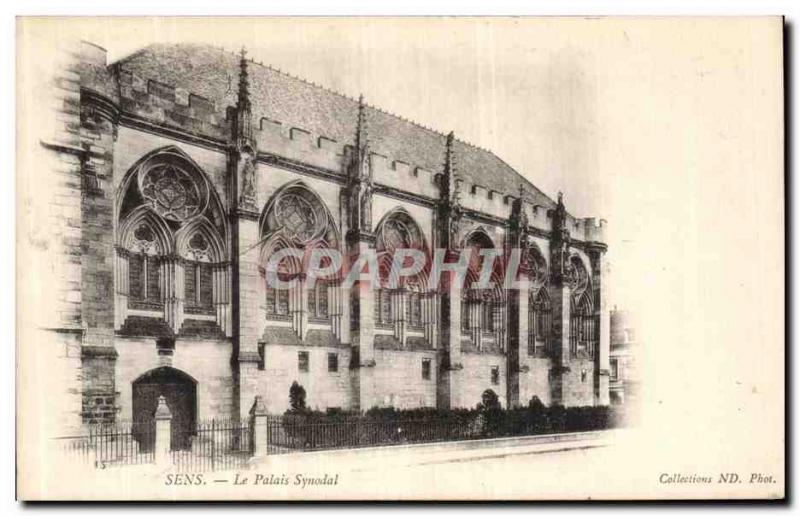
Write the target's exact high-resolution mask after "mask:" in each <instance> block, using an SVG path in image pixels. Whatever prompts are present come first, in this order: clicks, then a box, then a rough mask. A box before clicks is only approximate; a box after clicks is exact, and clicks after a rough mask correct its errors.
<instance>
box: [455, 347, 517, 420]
mask: <svg viewBox="0 0 800 516" xmlns="http://www.w3.org/2000/svg"><path fill="white" fill-rule="evenodd" d="M461 363H462V364H464V369H462V370H460V371H458V373H457V374H458V375H459V376H460V384H459V385H460V387H461V393H460V395H459V398H460V399H461V404H462V407H459V408H475V406H476V405H477V404H478V403H480V402H481V395H482V394H483V391H485V390H486V389H492V390H493V391H494V392H495V393H496V394H497V397H498V398H500V404H501V405H502V406H503V407H506V406H507V403H506V356H505V355H496V354H482V353H462V355H461ZM493 366H497V367H498V368H499V375H498V377H499V379H498V383H497V384H496V385H495V384H493V383H492V373H491V369H492V367H493ZM454 408H456V407H454Z"/></svg>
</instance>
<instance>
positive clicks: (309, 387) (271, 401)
mask: <svg viewBox="0 0 800 516" xmlns="http://www.w3.org/2000/svg"><path fill="white" fill-rule="evenodd" d="M301 351H304V352H307V353H308V357H309V358H308V372H301V371H300V370H299V367H298V361H299V360H298V353H299V352H301ZM264 353H265V360H264V362H265V367H264V370H263V371H259V372H260V373H261V375H260V379H259V383H260V385H261V392H262V393H263V396H264V403H265V405H266V407H267V411H268V412H269V413H270V414H283V413H284V412H285V411H286V410H287V409H288V408H289V387H291V385H292V382H295V381H296V382H297V383H299V384H300V385H302V386H303V388H304V389H305V390H306V406H307V407H308V408H310V409H315V410H326V409H328V408H341V409H343V410H349V409H351V408H352V404H353V402H354V400H355V393H354V392H353V382H352V379H351V376H352V375H354V374H358V370H357V369H352V370H351V369H350V357H351V351H350V348H349V347H346V346H341V347H339V346H319V347H317V346H315V347H302V346H286V345H280V344H275V345H267V346H265V347H264ZM328 353H336V354H337V355H338V365H339V367H338V371H336V372H329V371H328Z"/></svg>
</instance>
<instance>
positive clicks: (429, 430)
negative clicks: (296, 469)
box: [266, 414, 485, 454]
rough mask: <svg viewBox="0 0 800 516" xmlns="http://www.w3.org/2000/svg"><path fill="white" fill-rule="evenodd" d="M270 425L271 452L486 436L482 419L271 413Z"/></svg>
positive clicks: (386, 444) (268, 419) (268, 437)
mask: <svg viewBox="0 0 800 516" xmlns="http://www.w3.org/2000/svg"><path fill="white" fill-rule="evenodd" d="M266 426H267V452H268V453H270V454H280V453H293V452H302V451H316V450H328V449H336V448H361V447H368V446H392V445H401V444H413V443H428V442H439V441H457V440H467V439H478V438H481V437H483V436H485V433H484V427H485V425H484V422H483V420H482V418H472V419H470V420H461V419H458V418H436V419H433V418H429V419H413V420H372V419H369V418H365V417H363V416H353V417H343V418H341V419H337V420H330V419H320V420H314V419H309V418H306V417H303V416H302V415H291V414H287V415H283V416H268V417H267V425H266Z"/></svg>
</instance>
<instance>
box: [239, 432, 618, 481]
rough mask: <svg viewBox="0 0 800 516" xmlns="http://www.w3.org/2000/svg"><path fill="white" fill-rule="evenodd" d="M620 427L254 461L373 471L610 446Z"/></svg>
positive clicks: (267, 464) (258, 464)
mask: <svg viewBox="0 0 800 516" xmlns="http://www.w3.org/2000/svg"><path fill="white" fill-rule="evenodd" d="M617 432H618V431H617V430H603V431H596V432H576V433H564V434H548V435H537V436H525V437H504V438H497V439H481V440H472V441H452V442H443V443H426V444H412V445H401V446H383V447H374V448H355V449H346V450H329V451H316V452H305V453H302V452H300V453H289V454H283V455H270V456H268V457H266V458H265V459H262V460H257V461H254V462H253V463H252V464H251V468H252V469H260V468H264V467H269V468H282V467H290V466H291V467H294V468H298V467H312V466H315V465H316V466H318V465H321V464H326V465H330V464H333V463H335V464H337V465H339V466H344V467H346V468H347V469H349V470H350V471H369V470H372V469H383V470H385V469H386V468H387V467H389V466H390V467H410V466H420V465H429V464H444V463H453V462H467V461H475V460H481V459H489V458H501V457H505V456H509V455H514V456H519V455H528V454H539V453H553V452H559V451H565V450H576V449H585V448H597V447H602V446H608V445H609V444H610V443H611V442H612V441H613V440H614V438H615V436H616V434H617Z"/></svg>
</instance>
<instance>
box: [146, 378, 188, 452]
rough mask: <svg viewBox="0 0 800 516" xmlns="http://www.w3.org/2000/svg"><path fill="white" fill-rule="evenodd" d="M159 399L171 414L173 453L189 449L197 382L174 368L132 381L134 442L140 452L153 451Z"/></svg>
mask: <svg viewBox="0 0 800 516" xmlns="http://www.w3.org/2000/svg"><path fill="white" fill-rule="evenodd" d="M159 396H164V398H165V399H166V400H167V406H168V407H169V410H170V412H171V413H172V449H173V450H184V449H188V448H190V447H191V444H192V443H191V436H192V435H193V434H194V433H195V429H196V424H197V381H195V379H194V378H192V377H191V376H189V375H188V374H186V373H184V372H183V371H180V370H178V369H175V368H173V367H167V366H163V367H158V368H156V369H151V370H150V371H148V372H146V373H144V374H143V375H142V376H140V377H139V378H137V379H136V380H134V381H133V421H134V438H135V439H136V440H137V441H138V442H139V448H140V450H141V451H150V450H151V449H152V448H153V437H154V434H153V432H152V431H147V430H145V429H151V428H152V427H153V426H154V425H155V419H154V414H155V411H156V406H157V405H158V398H159Z"/></svg>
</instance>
